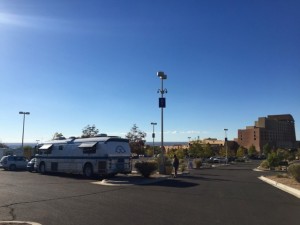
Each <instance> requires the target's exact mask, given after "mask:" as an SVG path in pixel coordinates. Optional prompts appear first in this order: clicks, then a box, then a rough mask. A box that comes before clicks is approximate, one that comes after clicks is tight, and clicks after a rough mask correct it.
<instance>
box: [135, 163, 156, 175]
mask: <svg viewBox="0 0 300 225" xmlns="http://www.w3.org/2000/svg"><path fill="white" fill-rule="evenodd" d="M134 167H135V168H136V169H137V170H138V172H139V173H140V174H142V176H143V177H150V175H151V174H153V173H154V172H155V171H156V170H157V162H155V161H147V162H136V163H135V165H134Z"/></svg>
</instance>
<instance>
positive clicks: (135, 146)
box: [125, 124, 147, 154]
mask: <svg viewBox="0 0 300 225" xmlns="http://www.w3.org/2000/svg"><path fill="white" fill-rule="evenodd" d="M146 135H147V134H146V132H143V131H141V130H140V129H139V128H138V126H137V125H136V124H133V126H132V128H131V130H130V132H128V133H127V134H126V135H125V137H126V138H127V139H128V140H129V145H130V147H131V151H132V153H136V154H144V150H143V147H144V145H145V142H146V141H145V137H146Z"/></svg>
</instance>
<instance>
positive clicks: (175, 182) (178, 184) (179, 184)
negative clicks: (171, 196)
mask: <svg viewBox="0 0 300 225" xmlns="http://www.w3.org/2000/svg"><path fill="white" fill-rule="evenodd" d="M141 185H147V186H159V187H175V188H189V187H194V186H197V185H199V184H197V183H192V182H186V181H182V180H180V178H175V179H167V180H163V181H160V182H158V183H152V184H141Z"/></svg>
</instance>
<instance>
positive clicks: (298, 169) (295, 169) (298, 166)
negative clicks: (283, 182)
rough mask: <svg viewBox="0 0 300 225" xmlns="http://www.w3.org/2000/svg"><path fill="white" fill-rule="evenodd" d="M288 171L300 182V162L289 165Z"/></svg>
mask: <svg viewBox="0 0 300 225" xmlns="http://www.w3.org/2000/svg"><path fill="white" fill-rule="evenodd" d="M288 173H289V175H290V176H292V177H293V178H294V179H295V180H296V181H298V182H300V163H295V164H292V165H290V166H289V167H288Z"/></svg>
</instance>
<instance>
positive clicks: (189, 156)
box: [187, 137, 191, 169]
mask: <svg viewBox="0 0 300 225" xmlns="http://www.w3.org/2000/svg"><path fill="white" fill-rule="evenodd" d="M188 139H189V142H188V165H187V168H188V169H191V166H190V158H191V155H190V142H191V137H188Z"/></svg>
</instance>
